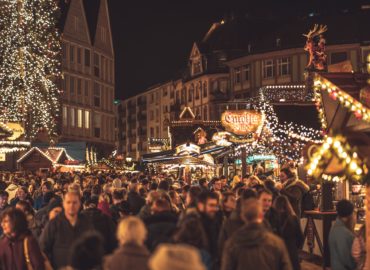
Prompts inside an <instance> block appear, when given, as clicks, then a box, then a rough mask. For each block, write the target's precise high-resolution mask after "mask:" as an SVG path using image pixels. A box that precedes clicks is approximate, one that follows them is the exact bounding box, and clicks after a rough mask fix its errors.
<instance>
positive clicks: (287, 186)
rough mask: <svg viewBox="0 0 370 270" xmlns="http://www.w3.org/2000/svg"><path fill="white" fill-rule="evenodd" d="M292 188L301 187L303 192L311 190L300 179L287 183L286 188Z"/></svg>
mask: <svg viewBox="0 0 370 270" xmlns="http://www.w3.org/2000/svg"><path fill="white" fill-rule="evenodd" d="M292 186H297V187H299V188H300V189H301V190H302V191H303V192H308V191H309V190H310V187H309V186H308V185H307V184H306V183H305V182H303V181H302V180H299V179H289V180H288V181H287V182H286V185H285V188H290V187H292Z"/></svg>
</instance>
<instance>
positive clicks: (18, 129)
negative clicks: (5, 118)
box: [6, 123, 24, 141]
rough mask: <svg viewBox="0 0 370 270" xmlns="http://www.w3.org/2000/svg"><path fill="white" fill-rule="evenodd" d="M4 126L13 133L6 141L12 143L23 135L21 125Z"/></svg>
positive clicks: (10, 124) (9, 124)
mask: <svg viewBox="0 0 370 270" xmlns="http://www.w3.org/2000/svg"><path fill="white" fill-rule="evenodd" d="M6 126H7V127H8V128H10V129H11V130H12V131H13V134H12V136H10V137H8V138H7V139H8V140H10V141H14V140H16V139H18V138H19V137H20V136H22V135H23V134H24V128H23V127H22V125H21V124H18V123H6Z"/></svg>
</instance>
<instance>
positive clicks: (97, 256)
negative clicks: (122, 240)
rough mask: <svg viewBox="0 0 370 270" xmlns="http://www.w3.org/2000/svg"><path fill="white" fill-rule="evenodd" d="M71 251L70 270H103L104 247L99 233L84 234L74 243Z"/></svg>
mask: <svg viewBox="0 0 370 270" xmlns="http://www.w3.org/2000/svg"><path fill="white" fill-rule="evenodd" d="M71 250H72V252H71V258H70V265H69V267H70V268H68V270H92V269H94V270H100V269H102V264H103V256H104V245H103V239H102V237H101V235H100V234H99V233H97V232H94V231H89V232H86V233H84V234H83V235H81V237H80V238H79V239H78V240H76V241H75V242H74V244H73V246H72V247H71Z"/></svg>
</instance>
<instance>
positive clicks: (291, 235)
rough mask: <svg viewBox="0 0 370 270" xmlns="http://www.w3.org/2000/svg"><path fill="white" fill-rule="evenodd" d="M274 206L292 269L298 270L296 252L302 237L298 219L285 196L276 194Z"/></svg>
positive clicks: (300, 245)
mask: <svg viewBox="0 0 370 270" xmlns="http://www.w3.org/2000/svg"><path fill="white" fill-rule="evenodd" d="M274 208H275V210H276V212H277V213H278V215H279V222H280V232H281V237H282V239H284V242H285V245H286V247H287V249H288V253H289V257H290V260H291V262H292V266H293V269H294V270H300V269H301V266H300V263H299V256H298V253H299V250H300V249H301V248H302V246H303V242H304V237H303V233H302V230H301V226H300V223H299V219H298V217H297V215H296V214H295V212H294V210H293V208H292V205H291V204H290V202H289V200H288V198H287V197H286V196H278V197H277V198H276V199H275V202H274Z"/></svg>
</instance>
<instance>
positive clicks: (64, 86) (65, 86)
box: [63, 75, 69, 92]
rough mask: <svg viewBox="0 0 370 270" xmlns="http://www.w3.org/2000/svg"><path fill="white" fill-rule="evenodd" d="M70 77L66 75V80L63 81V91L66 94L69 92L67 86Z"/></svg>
mask: <svg viewBox="0 0 370 270" xmlns="http://www.w3.org/2000/svg"><path fill="white" fill-rule="evenodd" d="M68 77H69V76H68V75H64V79H63V91H64V92H66V91H67V85H68Z"/></svg>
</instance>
